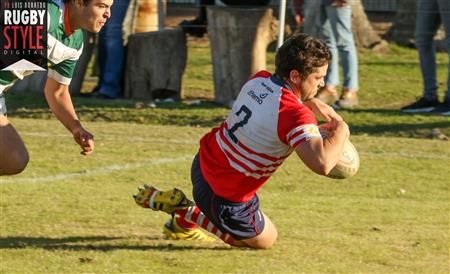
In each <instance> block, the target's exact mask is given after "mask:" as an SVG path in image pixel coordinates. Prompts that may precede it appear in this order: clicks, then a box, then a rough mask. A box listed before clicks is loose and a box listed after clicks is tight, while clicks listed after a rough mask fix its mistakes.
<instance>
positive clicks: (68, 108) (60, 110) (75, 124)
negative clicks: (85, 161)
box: [45, 78, 94, 155]
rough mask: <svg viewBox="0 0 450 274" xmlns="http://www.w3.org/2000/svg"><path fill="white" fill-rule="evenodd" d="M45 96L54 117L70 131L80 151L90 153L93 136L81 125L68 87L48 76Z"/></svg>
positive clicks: (92, 148)
mask: <svg viewBox="0 0 450 274" xmlns="http://www.w3.org/2000/svg"><path fill="white" fill-rule="evenodd" d="M45 98H46V99H47V102H48V104H49V106H50V109H51V110H52V112H53V114H54V115H55V116H56V118H58V120H59V121H61V123H62V124H63V125H64V126H65V127H66V128H67V129H68V130H69V131H70V132H71V133H72V135H73V138H74V139H75V142H77V144H78V145H79V146H80V147H81V150H82V151H81V153H82V154H83V155H89V154H91V153H92V152H93V151H94V136H93V135H92V134H91V133H90V132H88V131H87V130H85V129H84V128H83V127H82V126H81V124H80V121H79V120H78V116H77V114H76V112H75V109H74V107H73V104H72V99H71V98H70V93H69V87H68V86H67V85H63V84H61V83H59V82H57V81H55V80H54V79H52V78H48V79H47V84H46V85H45Z"/></svg>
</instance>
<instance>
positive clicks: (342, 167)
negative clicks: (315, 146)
mask: <svg viewBox="0 0 450 274" xmlns="http://www.w3.org/2000/svg"><path fill="white" fill-rule="evenodd" d="M320 134H321V135H322V137H323V138H324V139H326V137H327V136H328V131H327V130H326V129H324V128H321V129H320ZM358 169H359V155H358V151H357V150H356V148H355V146H353V144H352V143H351V142H350V140H349V139H347V140H345V143H344V150H343V151H342V155H341V158H340V159H339V161H338V162H337V164H336V166H335V167H334V168H333V169H332V170H331V171H330V173H329V174H328V175H327V177H330V178H333V179H346V178H349V177H352V176H353V175H355V174H356V173H357V172H358Z"/></svg>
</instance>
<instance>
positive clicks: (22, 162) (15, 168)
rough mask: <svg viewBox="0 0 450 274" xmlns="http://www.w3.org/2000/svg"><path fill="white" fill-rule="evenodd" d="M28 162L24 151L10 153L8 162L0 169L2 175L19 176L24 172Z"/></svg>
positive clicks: (26, 152) (28, 158)
mask: <svg viewBox="0 0 450 274" xmlns="http://www.w3.org/2000/svg"><path fill="white" fill-rule="evenodd" d="M29 160H30V156H29V155H28V151H27V150H26V149H24V150H20V151H14V152H12V153H11V154H10V155H9V157H8V162H7V163H6V165H5V166H4V167H2V168H1V173H2V175H14V174H19V173H21V172H22V171H24V170H25V168H26V167H27V165H28V162H29Z"/></svg>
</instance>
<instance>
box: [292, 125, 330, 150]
mask: <svg viewBox="0 0 450 274" xmlns="http://www.w3.org/2000/svg"><path fill="white" fill-rule="evenodd" d="M295 134H298V135H296V136H295ZM315 137H319V138H322V136H321V135H320V132H319V128H318V127H317V126H316V125H314V124H307V125H302V126H299V127H296V128H294V129H292V130H291V131H290V132H289V133H288V134H287V139H288V142H289V144H290V145H291V146H292V147H295V146H296V144H301V143H304V142H306V141H309V140H311V138H315Z"/></svg>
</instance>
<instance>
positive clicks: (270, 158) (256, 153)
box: [223, 122, 289, 165]
mask: <svg viewBox="0 0 450 274" xmlns="http://www.w3.org/2000/svg"><path fill="white" fill-rule="evenodd" d="M223 124H224V125H223V127H226V130H228V124H227V122H224V123H223ZM237 145H238V146H239V147H240V148H242V149H243V150H245V151H246V152H247V153H249V154H254V155H256V156H259V157H261V158H263V159H266V160H269V161H271V162H277V161H280V160H284V159H285V158H286V157H288V156H289V155H285V156H282V157H278V158H277V157H272V156H270V155H267V154H263V153H258V152H256V151H254V150H252V149H251V148H249V147H248V146H246V145H244V144H243V143H241V142H239V144H237ZM278 165H279V164H278Z"/></svg>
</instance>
